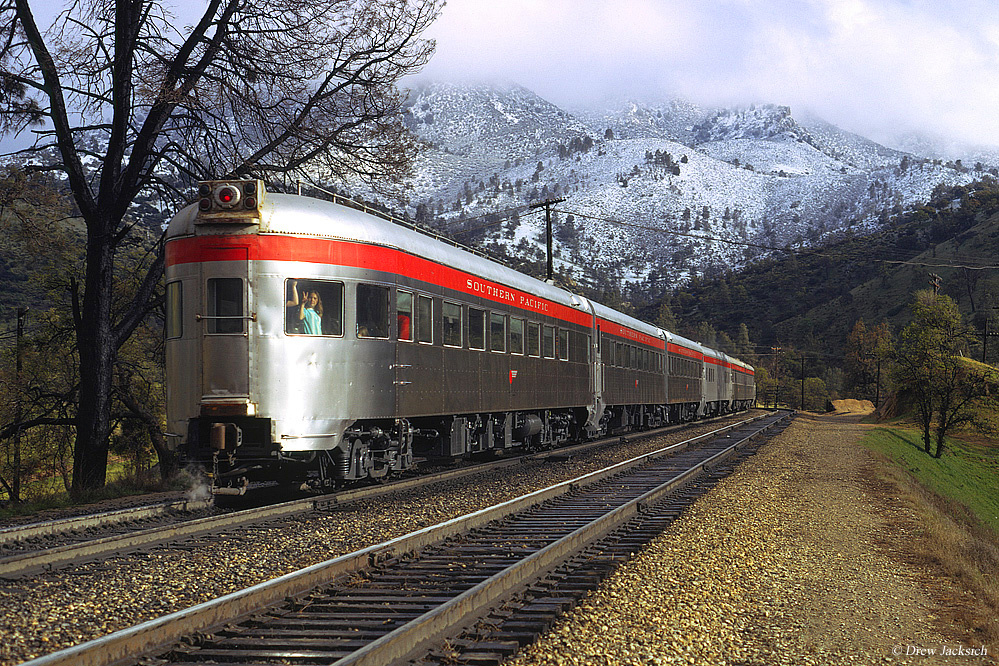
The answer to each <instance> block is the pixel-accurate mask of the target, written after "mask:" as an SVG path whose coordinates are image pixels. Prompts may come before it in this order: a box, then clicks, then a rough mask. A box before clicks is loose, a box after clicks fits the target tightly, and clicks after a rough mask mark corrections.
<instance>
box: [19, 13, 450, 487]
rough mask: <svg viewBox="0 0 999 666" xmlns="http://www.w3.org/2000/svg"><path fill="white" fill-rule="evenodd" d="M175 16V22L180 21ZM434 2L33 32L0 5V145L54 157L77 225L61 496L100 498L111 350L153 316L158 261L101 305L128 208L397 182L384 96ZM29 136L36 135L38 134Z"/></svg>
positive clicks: (76, 24)
mask: <svg viewBox="0 0 999 666" xmlns="http://www.w3.org/2000/svg"><path fill="white" fill-rule="evenodd" d="M183 6H184V5H183V3H178V7H183ZM441 6H442V3H441V0H327V1H325V2H308V1H306V0H269V1H268V2H254V1H253V0H209V2H208V3H207V6H206V7H205V10H204V13H203V14H202V15H201V16H200V18H196V22H194V21H192V23H193V25H190V26H185V25H184V24H185V21H183V20H182V19H178V18H177V17H175V16H173V15H172V13H171V10H170V8H169V7H168V6H167V5H166V4H164V3H161V2H154V1H150V0H117V1H115V2H112V1H109V0H72V1H71V2H70V4H69V6H68V7H67V8H66V9H65V10H64V11H63V12H62V13H61V14H59V15H58V17H57V18H56V20H55V21H54V23H53V24H52V26H51V27H50V28H48V29H43V27H42V26H41V25H40V24H39V22H38V21H37V20H36V18H35V16H34V14H33V12H32V8H31V6H30V4H29V2H28V0H5V1H2V2H0V36H2V40H0V131H2V132H5V133H15V134H19V133H23V132H26V131H27V130H28V129H29V128H32V127H34V128H35V129H34V130H33V131H35V132H36V140H35V143H34V145H33V146H32V148H30V149H28V150H27V151H22V153H25V154H28V155H31V154H39V155H40V154H42V153H43V151H51V152H54V153H55V154H56V155H57V158H56V161H55V163H52V164H51V165H50V166H48V167H46V168H48V169H51V170H54V171H58V172H61V173H62V174H63V176H64V177H65V179H66V182H67V184H68V187H69V188H70V189H71V191H72V196H73V200H74V203H75V205H76V207H77V209H78V210H79V214H80V216H81V217H82V219H83V221H84V222H85V224H86V229H87V240H86V269H85V273H84V276H83V281H82V288H81V285H78V284H76V285H75V287H74V293H73V297H74V298H73V303H74V307H73V315H74V321H75V330H76V343H77V348H78V353H79V358H80V390H79V404H78V409H77V413H76V417H75V427H76V445H75V454H74V478H73V490H74V492H75V493H77V494H80V493H82V492H84V491H86V490H89V489H93V488H97V487H100V486H103V484H104V482H105V472H106V467H107V454H108V442H109V434H110V431H111V427H112V423H113V421H112V417H111V414H112V400H113V398H112V384H113V378H114V374H115V364H116V360H117V355H118V350H119V349H120V348H121V346H122V345H123V344H124V343H125V341H126V340H127V339H128V338H129V336H130V335H131V334H132V332H133V331H134V330H135V328H136V326H137V325H138V324H139V323H140V322H141V321H142V320H143V318H144V317H145V316H146V315H147V313H148V312H149V309H150V307H151V304H153V303H155V294H156V290H157V285H158V283H159V281H160V277H161V275H162V270H163V256H162V254H161V253H160V254H158V255H156V256H155V257H153V258H151V260H150V262H149V263H148V265H147V266H146V267H145V269H146V271H147V272H146V275H145V278H144V279H143V280H142V281H141V283H140V284H139V286H138V288H137V289H135V291H134V295H133V297H132V298H131V300H130V302H129V303H128V304H127V305H126V306H125V307H123V308H121V309H118V308H116V307H115V306H114V298H113V296H114V294H115V289H116V275H115V270H114V268H115V253H116V251H117V250H118V249H119V247H120V245H121V243H122V242H123V241H124V240H125V239H126V238H128V237H129V236H130V235H131V234H132V233H133V230H134V229H135V219H134V218H133V217H132V215H131V213H132V212H133V209H134V203H135V200H136V198H137V197H139V196H140V195H141V194H145V193H150V192H156V193H158V195H159V196H160V197H162V198H164V199H165V200H167V201H169V202H171V203H179V202H180V201H182V200H184V199H185V196H184V195H185V193H186V189H187V188H189V187H190V184H192V183H193V182H195V181H197V180H201V179H206V178H221V177H226V176H244V175H245V176H254V177H260V178H265V179H273V178H275V177H277V176H279V175H281V174H289V173H299V174H302V173H305V174H306V175H312V176H321V177H324V178H336V177H340V178H346V177H348V176H355V177H359V178H361V179H363V180H365V181H366V182H370V183H372V184H377V183H385V182H389V181H392V180H394V179H398V178H400V177H402V176H403V175H405V173H406V171H407V169H408V167H409V164H410V159H411V157H412V155H413V152H414V147H415V140H414V139H413V138H412V137H411V135H409V134H408V133H407V132H406V130H405V127H404V125H403V123H402V122H401V108H402V102H403V98H402V96H401V94H400V92H399V91H398V89H397V87H396V83H397V82H398V80H399V79H400V78H401V77H403V76H405V75H407V74H411V73H413V72H415V71H417V70H418V69H419V68H420V67H422V66H423V65H424V64H425V63H426V62H427V60H428V59H429V58H430V56H431V54H432V53H433V49H434V44H433V42H431V41H427V40H423V39H422V38H421V34H422V33H423V31H424V30H425V29H426V28H427V26H429V25H430V23H431V22H432V21H433V20H434V19H435V18H436V17H437V15H438V13H439V11H440V9H441ZM39 122H40V123H42V124H41V125H38V123H39Z"/></svg>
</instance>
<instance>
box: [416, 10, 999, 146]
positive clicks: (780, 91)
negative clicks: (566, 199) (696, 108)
mask: <svg viewBox="0 0 999 666" xmlns="http://www.w3.org/2000/svg"><path fill="white" fill-rule="evenodd" d="M429 36H432V37H434V38H436V39H437V54H436V55H435V56H434V59H433V61H432V62H431V63H430V64H429V65H428V66H427V67H426V68H425V70H424V73H423V76H424V77H429V78H434V79H457V78H464V79H468V78H471V79H477V78H489V77H495V78H502V79H506V80H511V81H514V82H517V83H520V84H521V85H524V86H526V87H528V88H530V89H532V90H534V91H535V92H537V93H538V94H540V95H541V96H542V97H545V98H546V99H549V100H550V101H552V102H555V103H557V104H562V105H590V104H598V103H600V102H601V101H602V100H604V99H607V98H613V97H619V96H632V97H639V98H643V99H655V98H657V97H659V98H661V97H668V96H670V95H679V96H683V97H686V98H689V99H692V100H694V101H697V102H700V103H703V104H718V103H720V104H749V103H758V102H773V103H779V104H786V105H790V106H791V107H792V111H803V110H806V109H808V110H811V111H812V112H814V113H816V114H818V115H820V116H821V117H823V118H825V119H827V120H829V121H831V122H833V123H836V124H838V125H840V126H841V127H843V128H845V129H849V130H853V131H856V132H860V133H862V134H865V135H867V136H870V137H872V138H875V139H885V138H887V137H889V136H891V135H893V134H897V133H899V132H904V131H908V130H915V131H920V132H924V133H935V134H937V135H940V136H943V137H947V138H950V139H953V140H960V141H968V142H976V143H985V144H990V145H999V0H503V1H502V2H497V1H496V0H448V4H447V6H446V7H445V8H444V11H443V13H442V15H441V18H440V19H439V20H438V21H437V23H435V24H434V26H433V27H432V28H431V31H430V33H429Z"/></svg>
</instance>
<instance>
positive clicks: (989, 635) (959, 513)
mask: <svg viewBox="0 0 999 666" xmlns="http://www.w3.org/2000/svg"><path fill="white" fill-rule="evenodd" d="M862 443H863V444H864V445H865V446H867V447H868V448H869V449H871V450H872V451H874V452H875V453H877V454H879V455H881V456H883V457H884V458H885V459H886V460H888V461H890V463H891V464H890V465H886V467H885V470H886V471H885V472H884V473H883V475H884V476H885V480H886V481H888V482H890V483H892V484H893V485H894V486H895V487H896V488H897V489H898V493H899V497H900V499H901V500H903V501H904V502H906V503H907V504H909V505H910V506H911V507H913V509H914V510H915V512H916V515H917V516H918V520H919V527H920V528H921V533H918V534H917V535H916V538H915V539H914V540H913V542H912V544H911V547H912V556H913V557H915V558H917V559H918V560H920V561H923V562H925V563H926V564H927V565H929V567H931V569H933V570H935V571H936V572H937V573H938V574H940V575H941V576H942V577H944V578H945V579H948V580H951V581H953V582H954V583H955V584H956V585H957V587H958V588H960V589H961V590H963V591H964V593H963V595H962V598H961V599H956V598H951V599H946V600H944V601H945V602H946V603H947V605H949V606H951V607H952V608H953V609H954V615H955V617H954V619H955V620H957V621H959V622H961V624H964V625H965V626H967V627H969V628H970V629H971V630H972V631H973V632H974V633H975V637H976V638H977V639H980V640H982V641H984V642H985V644H991V645H995V644H996V642H997V641H999V620H997V618H999V443H997V442H996V441H994V440H992V441H990V440H987V439H984V438H981V437H972V436H968V437H963V438H962V439H961V440H958V439H949V440H948V443H947V444H948V447H947V448H946V449H945V451H944V454H943V456H942V457H940V458H933V457H931V456H929V455H928V454H926V453H925V452H924V451H923V445H922V439H921V435H920V432H919V431H918V430H917V429H910V428H905V427H897V426H892V427H884V428H877V429H875V430H873V431H872V432H871V433H870V434H869V435H868V436H867V437H865V438H864V440H863V442H862Z"/></svg>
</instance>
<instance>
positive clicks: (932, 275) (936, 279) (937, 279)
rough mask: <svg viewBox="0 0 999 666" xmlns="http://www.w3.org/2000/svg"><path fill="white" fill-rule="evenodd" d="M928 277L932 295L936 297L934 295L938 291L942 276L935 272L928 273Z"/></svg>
mask: <svg viewBox="0 0 999 666" xmlns="http://www.w3.org/2000/svg"><path fill="white" fill-rule="evenodd" d="M930 278H931V279H930V286H932V287H933V296H934V297H936V295H937V294H938V293H940V284H941V282H942V281H943V278H942V277H940V276H939V275H937V274H936V273H930Z"/></svg>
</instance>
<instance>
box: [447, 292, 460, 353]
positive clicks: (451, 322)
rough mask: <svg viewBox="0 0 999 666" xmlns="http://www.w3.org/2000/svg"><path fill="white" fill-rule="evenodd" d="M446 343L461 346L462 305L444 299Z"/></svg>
mask: <svg viewBox="0 0 999 666" xmlns="http://www.w3.org/2000/svg"><path fill="white" fill-rule="evenodd" d="M444 344H445V345H446V346H448V347H460V346H461V306H460V305H458V304H457V303H448V302H447V301H444Z"/></svg>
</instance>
